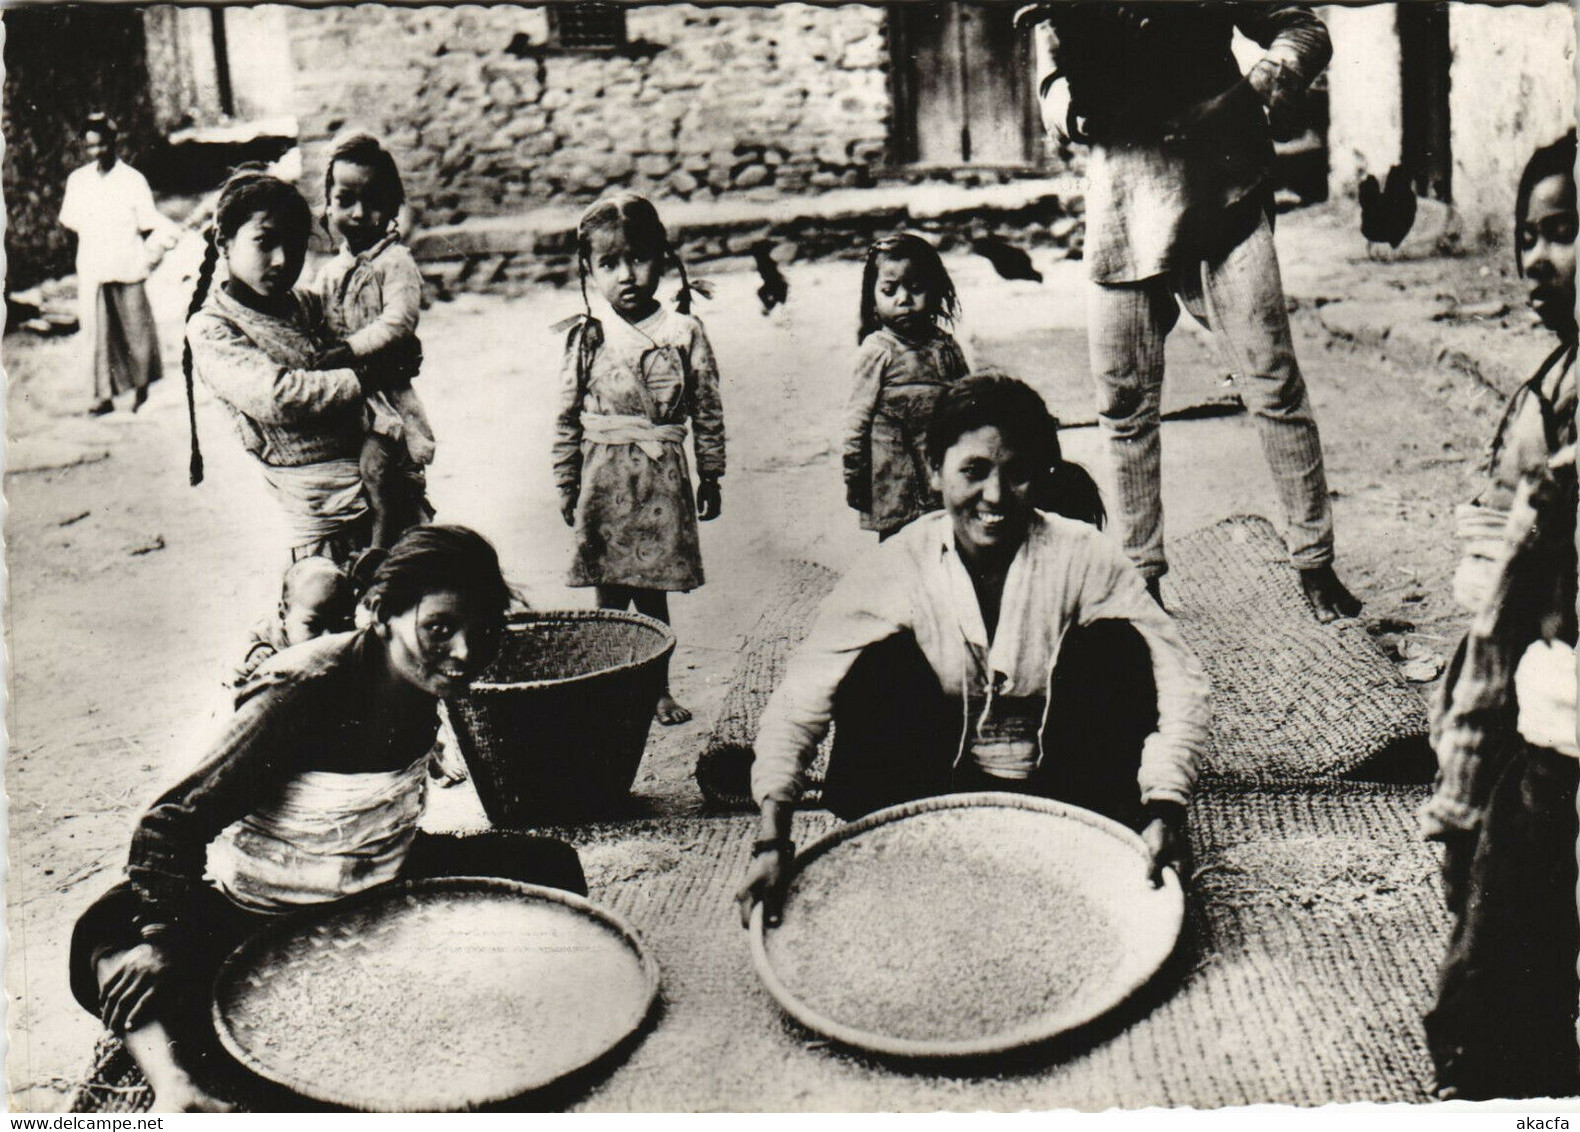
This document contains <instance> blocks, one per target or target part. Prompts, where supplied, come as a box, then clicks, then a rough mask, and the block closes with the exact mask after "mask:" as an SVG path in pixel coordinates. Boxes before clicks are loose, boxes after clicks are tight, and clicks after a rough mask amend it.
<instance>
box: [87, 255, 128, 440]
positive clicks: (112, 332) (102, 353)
mask: <svg viewBox="0 0 1580 1132" xmlns="http://www.w3.org/2000/svg"><path fill="white" fill-rule="evenodd" d="M113 286H114V284H112V283H100V284H99V285H98V286H97V287H95V288H94V298H93V408H91V409H89V410H88V412H89V413H91V414H93V415H94V416H102V415H103V414H105V413H108V412H111V411H112V410H113V409H114V408H115V402H114V401H112V400H111V398H112V397H114V396H115V394H116V392H117V390H116V388H115V366H116V361H117V359H116V347H115V343H116V341H117V339H118V338H119V336H120V332H121V329H120V319H119V318H118V317H117V315H116V311H115V304H114V302H113V301H112V299H111V297H110V288H111V287H113Z"/></svg>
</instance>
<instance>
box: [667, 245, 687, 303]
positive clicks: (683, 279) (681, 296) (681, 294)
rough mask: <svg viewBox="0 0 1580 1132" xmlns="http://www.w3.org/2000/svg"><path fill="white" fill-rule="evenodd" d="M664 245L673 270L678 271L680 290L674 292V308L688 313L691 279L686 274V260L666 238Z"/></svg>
mask: <svg viewBox="0 0 1580 1132" xmlns="http://www.w3.org/2000/svg"><path fill="white" fill-rule="evenodd" d="M664 247H665V250H667V251H668V252H669V258H670V260H671V261H672V262H673V263H674V265H675V270H676V271H677V272H679V273H680V290H679V291H677V292H676V293H675V309H676V310H678V311H679V312H680V313H681V314H690V313H691V280H690V278H689V277H687V275H686V262H685V260H683V259H681V258H680V253H679V252H677V251H676V250H675V245H674V244H671V243H670V242H669V240H668V239H667V238H666V239H665V240H664Z"/></svg>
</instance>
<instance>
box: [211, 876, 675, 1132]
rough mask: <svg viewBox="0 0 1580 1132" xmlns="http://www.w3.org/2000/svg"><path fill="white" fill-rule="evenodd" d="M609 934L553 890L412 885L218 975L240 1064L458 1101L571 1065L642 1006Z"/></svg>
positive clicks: (356, 1090)
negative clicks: (535, 893) (544, 895)
mask: <svg viewBox="0 0 1580 1132" xmlns="http://www.w3.org/2000/svg"><path fill="white" fill-rule="evenodd" d="M647 978H648V976H647V972H646V971H645V970H644V968H643V967H642V965H641V962H640V960H639V958H638V957H637V955H636V954H635V953H634V952H633V951H632V950H631V948H630V947H629V946H628V945H627V943H626V942H625V940H624V939H623V938H621V937H620V935H619V934H618V933H617V932H615V931H614V930H613V929H611V928H610V927H609V926H607V925H606V924H604V923H603V922H602V921H599V920H597V919H594V918H592V917H590V916H589V915H587V914H585V913H583V912H581V911H579V910H577V909H572V908H569V907H567V906H565V905H563V904H559V903H555V902H552V901H547V900H541V899H533V898H525V897H522V896H518V895H516V894H513V893H509V892H501V893H490V892H486V891H482V890H480V889H475V888H474V889H471V890H466V889H459V890H457V889H450V888H446V889H440V890H437V891H433V890H423V889H417V890H415V891H413V892H411V893H409V894H405V895H400V894H396V895H394V896H392V897H390V898H387V899H381V900H377V901H371V902H359V904H358V905H357V906H355V907H352V908H349V909H346V910H344V911H341V912H336V913H331V914H330V915H328V916H327V917H325V918H324V919H323V920H321V921H319V922H318V923H317V924H315V925H313V926H311V927H305V926H304V928H303V929H302V930H298V931H293V932H290V933H289V934H271V935H266V936H264V937H262V938H260V939H259V940H257V941H255V943H254V944H253V945H251V946H249V948H248V949H247V950H246V951H244V952H242V953H240V955H239V956H238V958H237V959H233V960H232V961H231V963H230V964H229V965H228V966H227V968H226V971H225V973H224V974H223V975H222V976H221V979H220V980H219V982H218V984H217V987H216V1001H217V1009H218V1011H219V1013H220V1015H221V1016H222V1018H223V1021H224V1036H225V1037H226V1038H227V1044H229V1045H230V1046H231V1048H232V1050H233V1052H235V1053H236V1054H237V1056H238V1057H240V1058H241V1059H242V1060H243V1061H245V1062H247V1063H250V1064H251V1065H252V1067H254V1068H255V1069H258V1070H259V1071H260V1072H263V1073H264V1074H265V1075H266V1076H268V1077H270V1078H272V1079H274V1080H276V1081H279V1082H280V1083H282V1084H287V1085H290V1086H291V1087H293V1088H296V1089H298V1090H299V1091H302V1092H303V1093H305V1094H306V1095H308V1096H313V1097H316V1098H318V1099H321V1100H327V1101H333V1102H336V1103H342V1104H348V1105H354V1106H356V1107H363V1108H377V1109H396V1110H399V1109H421V1110H428V1109H454V1108H464V1107H469V1106H473V1105H476V1104H479V1103H483V1102H485V1101H488V1100H494V1099H499V1098H501V1097H508V1096H511V1095H513V1094H515V1093H518V1092H521V1091H523V1090H524V1089H526V1088H529V1087H534V1086H537V1085H542V1084H545V1083H547V1082H550V1081H553V1080H555V1079H557V1078H558V1077H560V1076H562V1075H563V1074H565V1073H568V1072H570V1071H572V1070H575V1069H578V1068H580V1067H581V1066H583V1065H585V1064H587V1063H588V1062H589V1061H591V1060H593V1059H594V1058H596V1057H597V1056H598V1055H600V1054H602V1053H604V1052H605V1051H607V1050H608V1049H610V1048H611V1047H612V1046H613V1045H615V1044H616V1043H618V1042H619V1041H620V1040H621V1039H622V1038H624V1037H625V1036H626V1035H627V1034H629V1033H630V1032H631V1031H632V1029H634V1028H635V1026H636V1025H637V1024H638V1023H639V1022H640V1021H641V1018H642V1016H643V1014H645V1012H646V1006H647V1002H648V996H649V993H650V988H649V986H648V981H647Z"/></svg>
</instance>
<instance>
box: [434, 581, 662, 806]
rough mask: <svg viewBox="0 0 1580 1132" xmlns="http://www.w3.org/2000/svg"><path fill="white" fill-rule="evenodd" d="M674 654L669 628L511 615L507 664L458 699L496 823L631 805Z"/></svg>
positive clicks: (635, 617) (455, 715)
mask: <svg viewBox="0 0 1580 1132" xmlns="http://www.w3.org/2000/svg"><path fill="white" fill-rule="evenodd" d="M674 648H675V635H674V633H672V632H670V629H669V626H667V625H665V624H664V623H663V622H661V621H655V620H654V619H652V618H651V617H644V616H642V615H641V614H637V613H623V612H616V611H614V610H606V609H599V610H573V611H568V612H560V613H528V614H523V615H520V616H517V617H513V618H511V620H510V621H509V623H508V624H507V625H506V627H505V634H504V639H503V641H502V643H501V645H500V650H499V656H498V658H497V659H495V661H494V663H493V664H491V665H490V666H489V667H488V669H487V670H486V671H485V672H484V673H483V675H482V677H481V678H480V679H478V680H477V681H475V682H474V683H473V684H472V687H471V689H470V690H469V691H468V692H467V694H466V695H464V696H457V697H455V698H454V699H452V700H451V701H450V704H449V708H450V720H451V722H452V723H453V724H454V726H455V734H456V738H457V740H459V743H460V747H461V753H462V755H464V756H465V758H466V764H467V767H468V769H469V770H470V771H471V775H472V781H473V783H474V784H475V785H476V787H477V796H478V799H479V800H480V801H481V802H482V803H483V810H484V812H485V813H487V814H488V818H489V820H490V821H492V822H493V823H494V824H495V825H496V826H504V827H517V828H519V827H523V826H530V825H538V824H543V823H546V822H555V821H566V820H577V819H581V818H585V817H588V816H593V815H597V814H600V813H607V812H610V811H611V810H613V809H614V808H616V807H617V806H618V805H619V803H620V802H621V801H622V800H623V799H625V798H626V797H627V795H628V794H629V793H630V790H631V783H632V782H634V781H635V780H636V771H637V767H638V766H640V765H641V762H642V750H643V748H644V747H645V746H646V745H647V733H648V728H649V727H650V726H651V724H652V722H653V709H654V708H655V707H656V706H657V705H658V697H659V694H660V693H661V692H662V691H663V689H664V672H665V666H666V665H667V664H668V662H669V655H670V653H671V652H673V651H674Z"/></svg>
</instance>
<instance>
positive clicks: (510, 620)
mask: <svg viewBox="0 0 1580 1132" xmlns="http://www.w3.org/2000/svg"><path fill="white" fill-rule="evenodd" d="M554 621H562V622H571V623H574V622H577V621H620V622H624V623H626V624H628V625H639V626H641V627H642V628H645V629H651V630H653V631H654V632H656V633H657V634H658V638H659V641H660V642H661V644H660V646H659V647H658V648H657V649H655V650H654V651H653V652H652V653H650V654H649V655H647V656H644V657H641V658H639V659H637V660H633V661H628V662H626V663H625V664H614V665H610V666H609V667H607V668H597V669H594V670H593V671H591V672H579V673H577V674H575V675H574V676H551V677H548V678H547V679H543V680H511V681H494V680H474V681H473V682H472V684H471V686H470V687H469V688H468V689H467V690H466V691H465V692H461V693H458V694H457V696H456V697H455V698H456V699H463V700H464V699H476V698H477V697H479V696H489V695H498V694H499V693H501V692H525V691H532V690H533V689H538V688H553V687H556V686H558V685H561V684H571V683H574V682H576V681H579V680H586V679H588V678H589V677H593V676H610V675H618V674H620V673H623V672H634V671H636V670H637V669H639V668H644V667H646V666H647V665H650V664H653V663H655V662H657V661H659V660H662V659H663V658H664V657H667V656H668V655H669V654H671V653H672V652H674V651H675V644H676V637H675V631H674V630H673V629H671V628H670V627H669V626H668V625H666V624H664V623H663V622H662V621H660V620H658V619H657V618H656V617H648V616H647V615H646V614H643V613H631V612H629V611H626V610H621V609H557V610H527V611H525V612H522V613H513V614H511V615H510V616H509V617H507V618H506V619H505V632H507V633H508V632H510V631H511V630H512V629H517V628H520V627H523V626H526V625H531V624H543V623H546V622H554Z"/></svg>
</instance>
